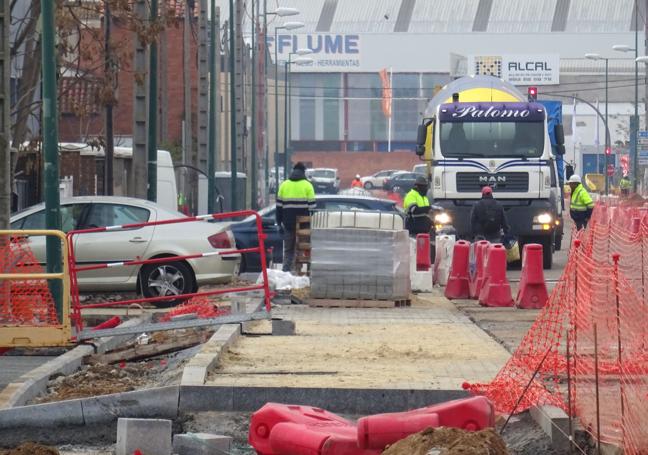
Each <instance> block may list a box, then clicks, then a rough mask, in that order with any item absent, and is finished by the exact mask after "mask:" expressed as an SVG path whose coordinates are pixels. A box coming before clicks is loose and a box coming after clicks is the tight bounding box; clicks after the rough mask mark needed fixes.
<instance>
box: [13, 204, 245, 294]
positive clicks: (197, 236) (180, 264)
mask: <svg viewBox="0 0 648 455" xmlns="http://www.w3.org/2000/svg"><path fill="white" fill-rule="evenodd" d="M184 216H185V215H183V214H181V213H179V212H174V211H171V210H168V209H165V208H163V207H161V206H159V205H157V204H155V203H152V202H149V201H146V200H142V199H132V198H126V197H112V196H82V197H74V198H69V199H63V200H62V201H61V219H62V228H63V231H64V232H69V231H71V230H75V229H88V228H95V227H104V226H115V225H124V224H133V223H146V222H152V221H162V220H172V219H177V218H182V217H184ZM228 226H229V223H213V222H207V221H192V222H187V223H179V224H168V225H158V226H146V227H143V228H139V229H128V230H123V231H110V232H97V233H92V234H79V235H76V236H74V237H73V238H74V250H75V256H76V264H77V266H84V265H92V264H100V263H108V262H122V261H131V260H136V259H137V260H141V259H153V258H162V257H168V256H186V255H191V254H197V253H206V252H214V251H218V250H221V251H222V250H231V249H233V248H235V247H236V244H235V242H234V237H233V235H232V233H231V232H230V231H229V230H228ZM11 229H45V206H44V204H39V205H35V206H33V207H30V208H28V209H25V210H23V211H21V212H19V213H16V214H14V215H13V216H12V217H11ZM27 241H28V242H29V246H30V248H31V250H32V251H33V252H34V254H35V256H36V258H37V259H38V260H39V261H40V262H41V263H44V262H45V238H44V237H30V238H29V239H27ZM239 263H240V255H238V254H233V255H227V256H220V255H213V256H207V257H203V258H199V259H188V260H182V261H170V262H165V263H156V264H148V265H143V266H141V265H137V266H128V267H109V268H104V269H98V270H90V271H84V272H80V273H79V275H78V283H79V289H80V290H81V291H84V292H105V291H138V292H139V293H141V294H142V295H143V296H145V297H158V296H171V295H178V294H186V293H191V292H195V291H196V290H197V289H198V287H199V286H201V285H205V284H221V283H227V282H229V281H230V280H231V279H232V278H233V276H234V274H235V273H237V271H238V267H239Z"/></svg>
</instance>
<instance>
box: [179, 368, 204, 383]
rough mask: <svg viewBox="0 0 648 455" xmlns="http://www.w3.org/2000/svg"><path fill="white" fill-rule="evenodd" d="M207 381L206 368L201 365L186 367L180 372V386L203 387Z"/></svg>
mask: <svg viewBox="0 0 648 455" xmlns="http://www.w3.org/2000/svg"><path fill="white" fill-rule="evenodd" d="M206 379H207V367H205V366H201V365H187V366H186V367H184V369H183V370H182V379H181V380H180V384H182V385H183V386H185V385H203V384H204V383H205V380H206Z"/></svg>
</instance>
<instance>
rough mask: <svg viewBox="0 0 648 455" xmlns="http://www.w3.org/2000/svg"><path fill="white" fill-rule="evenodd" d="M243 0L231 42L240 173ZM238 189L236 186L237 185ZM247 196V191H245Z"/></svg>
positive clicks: (244, 157) (241, 203)
mask: <svg viewBox="0 0 648 455" xmlns="http://www.w3.org/2000/svg"><path fill="white" fill-rule="evenodd" d="M243 12H244V11H243V0H236V9H235V14H236V18H235V34H234V36H235V38H234V41H233V42H232V44H233V46H232V49H233V50H234V79H233V83H234V90H235V95H234V96H235V97H236V109H235V110H234V114H235V116H236V123H235V126H236V158H237V160H238V162H237V163H236V164H237V170H238V169H239V168H240V169H242V172H246V173H247V172H248V171H249V169H248V168H247V154H246V153H245V152H246V150H245V135H244V131H245V127H246V125H245V110H244V109H245V105H244V93H243V92H244V87H245V84H244V80H245V77H244V73H243V52H244V49H245V42H244V41H243ZM247 176H248V180H247V182H246V187H249V176H250V175H249V173H248V174H247ZM237 188H238V185H237ZM247 194H249V191H247ZM245 202H246V200H245V198H240V200H239V208H244V207H245Z"/></svg>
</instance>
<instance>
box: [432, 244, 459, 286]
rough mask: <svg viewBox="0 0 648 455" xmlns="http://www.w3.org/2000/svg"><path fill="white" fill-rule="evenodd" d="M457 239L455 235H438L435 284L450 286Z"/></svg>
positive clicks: (435, 257)
mask: <svg viewBox="0 0 648 455" xmlns="http://www.w3.org/2000/svg"><path fill="white" fill-rule="evenodd" d="M455 240H456V237H455V236H454V235H447V234H443V235H437V236H436V240H435V242H434V248H435V253H436V254H435V255H434V275H433V282H434V284H439V285H441V286H445V285H446V284H448V276H449V275H450V265H451V263H452V252H453V250H454V244H455Z"/></svg>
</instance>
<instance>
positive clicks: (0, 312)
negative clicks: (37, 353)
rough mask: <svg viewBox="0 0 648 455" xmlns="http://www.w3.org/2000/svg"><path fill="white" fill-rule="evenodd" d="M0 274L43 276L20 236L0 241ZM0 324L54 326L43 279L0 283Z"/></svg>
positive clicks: (53, 309) (51, 301) (52, 306)
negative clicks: (8, 242)
mask: <svg viewBox="0 0 648 455" xmlns="http://www.w3.org/2000/svg"><path fill="white" fill-rule="evenodd" d="M0 241H4V242H2V243H4V244H2V243H0V273H9V274H14V273H44V270H43V267H42V266H41V265H40V264H39V263H38V260H37V259H36V257H35V256H34V254H33V252H32V251H31V248H29V242H28V240H27V239H25V238H22V237H15V238H12V239H11V242H10V244H6V238H4V239H2V238H0ZM0 324H1V325H14V326H15V325H18V326H48V325H57V324H58V318H57V316H56V306H55V304H54V299H53V298H52V293H51V292H50V290H49V287H48V285H47V280H0Z"/></svg>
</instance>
